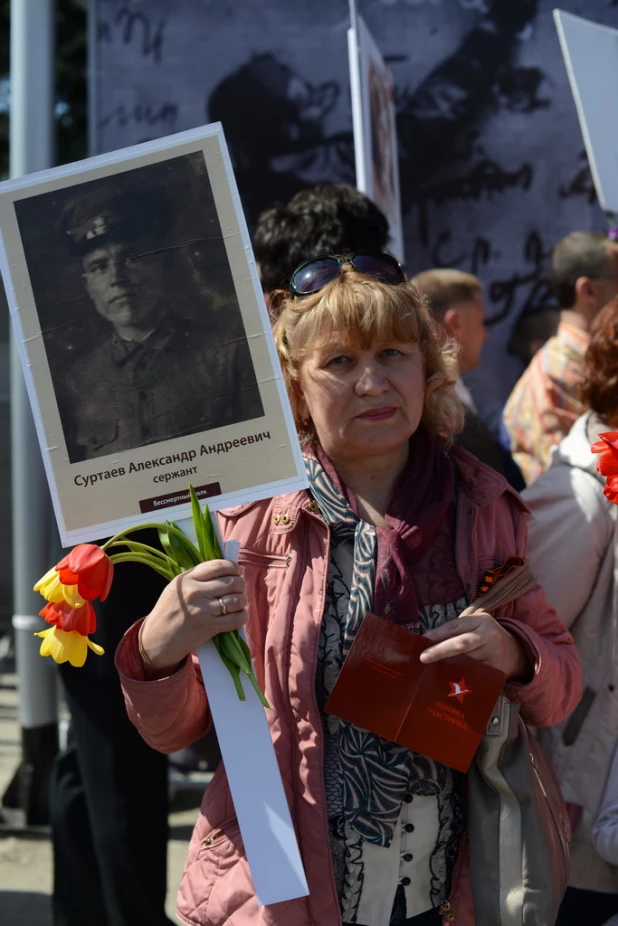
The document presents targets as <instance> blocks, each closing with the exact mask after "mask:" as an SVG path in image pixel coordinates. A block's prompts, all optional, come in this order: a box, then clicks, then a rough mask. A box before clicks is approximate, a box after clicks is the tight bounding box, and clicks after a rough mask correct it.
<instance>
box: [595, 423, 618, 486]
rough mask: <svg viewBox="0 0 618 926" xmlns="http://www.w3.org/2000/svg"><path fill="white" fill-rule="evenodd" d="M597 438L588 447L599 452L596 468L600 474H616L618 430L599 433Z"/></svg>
mask: <svg viewBox="0 0 618 926" xmlns="http://www.w3.org/2000/svg"><path fill="white" fill-rule="evenodd" d="M599 437H600V438H601V440H598V441H597V442H596V443H595V444H593V445H592V447H591V448H590V449H591V450H592V452H593V453H599V454H600V457H599V459H598V461H597V469H598V471H599V473H600V474H601V475H602V476H618V432H616V431H611V432H608V433H606V434H599Z"/></svg>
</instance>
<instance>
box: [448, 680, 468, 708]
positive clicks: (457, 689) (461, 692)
mask: <svg viewBox="0 0 618 926" xmlns="http://www.w3.org/2000/svg"><path fill="white" fill-rule="evenodd" d="M449 685H450V686H451V690H450V691H449V693H448V697H449V698H457V700H458V701H459V703H460V704H461V702H462V701H463V699H464V697H465V696H466V695H467V694H472V690H471V689H470V688H468V686H467V685H466V680H465V678H461V679H460V680H459V681H458V682H449Z"/></svg>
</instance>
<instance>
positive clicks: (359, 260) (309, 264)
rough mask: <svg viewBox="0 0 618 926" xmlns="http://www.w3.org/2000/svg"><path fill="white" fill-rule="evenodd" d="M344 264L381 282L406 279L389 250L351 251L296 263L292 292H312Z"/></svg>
mask: <svg viewBox="0 0 618 926" xmlns="http://www.w3.org/2000/svg"><path fill="white" fill-rule="evenodd" d="M344 264H351V265H352V267H354V269H355V270H357V271H358V273H362V274H364V275H365V276H368V277H373V279H374V280H379V281H380V283H392V284H394V285H396V284H397V283H405V282H406V275H405V273H404V270H403V267H402V266H401V264H400V263H399V261H398V260H395V258H394V257H391V256H390V254H370V253H364V252H363V253H360V254H352V255H351V256H350V257H314V258H313V259H312V260H307V261H305V263H304V264H301V265H300V267H297V268H296V270H295V271H294V273H293V274H292V277H291V279H290V290H291V292H292V293H293V294H294V295H295V296H311V295H312V294H313V293H319V291H320V290H321V289H324V287H325V286H326V285H327V284H328V283H331V282H332V281H333V280H335V279H336V278H337V277H338V276H339V275H340V273H341V268H342V267H343V265H344Z"/></svg>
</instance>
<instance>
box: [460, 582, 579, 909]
mask: <svg viewBox="0 0 618 926" xmlns="http://www.w3.org/2000/svg"><path fill="white" fill-rule="evenodd" d="M535 585H536V580H535V578H534V576H533V575H532V573H531V572H530V569H529V567H528V566H527V565H524V566H521V567H519V568H517V569H515V570H513V571H512V572H511V573H509V574H508V575H506V576H505V577H504V578H503V579H498V580H497V581H496V582H495V583H494V585H492V586H491V587H490V589H489V591H487V593H486V594H484V595H482V596H481V597H480V598H477V599H476V601H474V602H473V603H472V605H471V606H470V608H469V609H467V610H466V612H464V613H470V612H471V611H474V610H478V609H480V608H482V609H483V610H485V611H495V610H496V609H497V608H499V607H501V606H503V605H505V604H507V603H508V602H510V601H513V600H514V599H515V598H518V597H519V596H520V595H523V594H524V592H526V591H528V590H529V589H531V588H533V587H534V586H535ZM468 813H469V834H470V870H471V880H472V897H473V900H474V908H475V914H476V915H475V921H476V926H553V924H554V923H555V920H556V916H557V913H558V908H559V907H560V903H561V901H562V897H563V895H564V892H565V890H566V887H567V884H568V878H569V844H570V839H571V828H570V825H569V818H568V815H567V810H566V806H565V803H564V800H563V797H562V794H561V792H560V786H559V784H558V780H557V778H556V776H555V774H554V771H553V769H552V767H551V764H550V762H549V759H548V758H547V756H546V755H545V754H544V752H543V750H542V749H541V746H540V744H539V743H538V741H537V740H536V739H535V737H534V736H533V735H532V733H531V732H530V731H529V730H528V728H527V727H526V724H525V723H524V722H523V720H522V719H521V717H520V715H519V705H518V704H514V703H512V702H510V701H508V700H507V698H505V697H504V696H502V697H501V698H500V699H499V701H498V703H497V704H496V709H495V711H494V713H493V714H492V716H491V718H490V720H489V723H488V725H487V730H486V732H485V735H484V736H483V739H482V740H481V743H480V745H479V748H478V750H477V752H476V755H475V757H474V760H473V762H472V765H471V766H470V769H469V771H468Z"/></svg>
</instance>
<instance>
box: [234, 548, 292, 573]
mask: <svg viewBox="0 0 618 926" xmlns="http://www.w3.org/2000/svg"><path fill="white" fill-rule="evenodd" d="M291 561H292V557H291V556H275V555H274V554H273V553H254V552H253V550H246V549H244V548H243V549H241V551H240V554H239V556H238V565H239V566H257V567H258V568H261V569H287V568H288V566H289V565H290V563H291Z"/></svg>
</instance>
